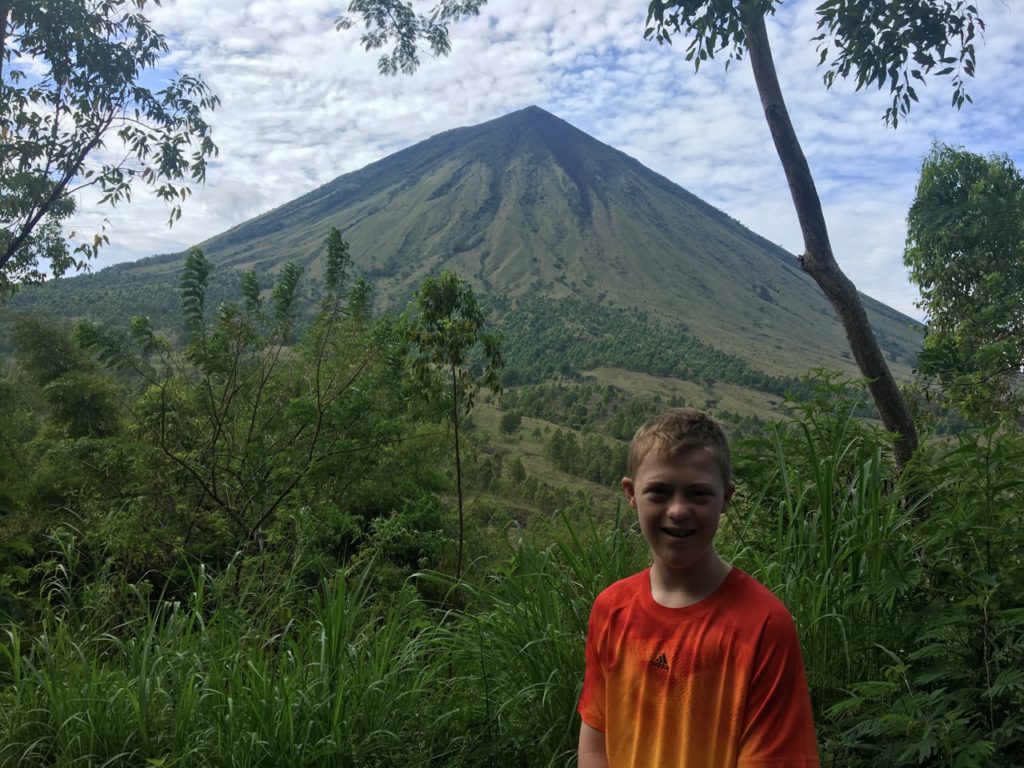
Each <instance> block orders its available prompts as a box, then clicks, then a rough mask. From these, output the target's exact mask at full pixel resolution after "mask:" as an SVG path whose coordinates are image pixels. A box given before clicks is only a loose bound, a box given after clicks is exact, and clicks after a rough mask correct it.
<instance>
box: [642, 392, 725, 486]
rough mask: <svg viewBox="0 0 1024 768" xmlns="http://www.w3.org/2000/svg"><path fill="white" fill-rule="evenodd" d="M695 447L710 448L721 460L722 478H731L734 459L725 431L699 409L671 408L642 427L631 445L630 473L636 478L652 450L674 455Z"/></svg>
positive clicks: (718, 459) (670, 455)
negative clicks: (641, 464) (642, 463)
mask: <svg viewBox="0 0 1024 768" xmlns="http://www.w3.org/2000/svg"><path fill="white" fill-rule="evenodd" d="M693 448H707V449H708V450H709V451H711V453H712V455H713V456H714V457H715V459H716V460H717V461H718V466H719V469H720V470H721V471H722V481H723V482H724V484H725V485H729V483H730V482H731V481H732V458H731V455H730V453H729V440H728V438H727V437H726V436H725V430H723V429H722V425H721V424H719V423H718V422H717V421H715V419H713V418H711V417H710V416H708V415H707V414H706V413H704V412H703V411H699V410H697V409H696V408H669V409H668V410H667V411H663V412H662V413H659V414H658V415H657V416H655V417H653V418H651V419H650V420H649V421H647V423H645V424H644V425H643V426H641V427H640V428H639V429H638V430H637V431H636V434H634V435H633V441H632V442H631V443H630V444H629V476H630V477H636V472H637V470H638V469H639V468H640V463H641V462H642V461H643V460H644V458H646V456H647V455H648V454H649V453H650V452H651V451H657V454H658V455H659V456H663V457H673V456H679V455H680V454H683V453H686V452H687V451H689V450H692V449H693Z"/></svg>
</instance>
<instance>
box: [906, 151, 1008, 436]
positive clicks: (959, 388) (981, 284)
mask: <svg viewBox="0 0 1024 768" xmlns="http://www.w3.org/2000/svg"><path fill="white" fill-rule="evenodd" d="M903 261H904V263H905V264H906V265H907V267H908V268H909V269H910V279H911V280H912V281H913V282H914V283H915V284H916V285H917V286H918V288H919V289H920V291H921V301H920V302H918V306H919V307H920V308H921V309H923V310H925V311H926V312H927V313H928V335H927V337H926V338H925V349H924V352H923V354H922V355H921V359H920V364H919V369H920V370H921V372H922V373H925V374H927V375H929V376H932V377H934V378H936V379H937V380H938V381H939V382H940V383H941V384H942V385H943V386H944V388H945V389H946V391H947V392H948V393H949V394H950V395H951V397H952V398H953V399H954V401H955V402H957V403H959V404H960V405H961V406H963V408H964V410H965V412H966V413H967V414H969V415H971V416H973V417H983V418H991V417H992V416H993V415H996V414H998V413H1000V412H1003V413H1009V414H1011V415H1012V414H1014V413H1016V412H1018V411H1019V406H1020V401H1021V391H1020V386H1021V385H1020V380H1021V366H1024V176H1022V175H1021V173H1020V171H1019V170H1017V168H1016V167H1015V166H1014V164H1013V161H1011V160H1010V158H1009V157H1007V156H1006V155H989V156H988V157H985V156H983V155H978V154H974V153H972V152H967V151H965V150H963V149H960V148H957V147H950V146H946V145H944V144H938V143H936V144H935V145H933V146H932V149H931V152H930V153H929V154H928V155H927V156H926V157H925V159H924V163H923V164H922V166H921V177H920V179H919V181H918V184H917V191H916V193H915V196H914V202H913V204H912V205H911V207H910V213H909V214H908V216H907V248H906V251H905V252H904V254H903Z"/></svg>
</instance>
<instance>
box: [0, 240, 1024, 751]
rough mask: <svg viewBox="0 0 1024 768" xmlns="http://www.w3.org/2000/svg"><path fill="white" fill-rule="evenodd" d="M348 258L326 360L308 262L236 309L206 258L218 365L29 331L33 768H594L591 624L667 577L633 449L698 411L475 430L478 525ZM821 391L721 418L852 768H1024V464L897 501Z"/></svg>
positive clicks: (605, 396) (25, 514) (17, 739)
mask: <svg viewBox="0 0 1024 768" xmlns="http://www.w3.org/2000/svg"><path fill="white" fill-rule="evenodd" d="M331 242H332V243H333V245H332V247H329V248H328V257H329V258H328V267H329V269H328V271H327V279H326V280H325V281H324V282H323V284H322V287H321V293H320V296H319V297H318V300H317V301H316V302H315V304H316V311H315V317H314V319H313V321H312V322H311V323H309V324H308V325H307V326H306V327H304V328H302V327H299V323H298V322H297V318H298V316H299V310H300V307H301V306H302V303H303V301H304V300H308V299H304V297H303V295H302V287H301V286H302V283H301V280H300V273H301V270H300V269H299V268H298V267H297V266H296V265H294V264H289V265H286V266H285V268H283V269H282V270H281V274H280V275H279V277H278V278H277V280H276V281H275V282H274V283H273V284H272V285H270V286H266V287H264V288H261V286H260V284H259V276H258V275H257V274H255V273H254V272H250V273H246V274H244V275H242V276H241V279H240V281H239V292H240V300H238V301H236V302H226V303H220V304H219V305H218V306H213V302H214V297H215V296H216V290H215V288H214V286H215V282H214V280H213V278H212V275H211V264H210V262H208V261H207V260H206V259H205V257H204V256H203V254H202V253H201V252H199V251H198V250H197V251H194V252H193V253H192V254H190V257H189V259H188V261H187V264H186V269H185V272H184V275H183V280H182V283H181V298H182V303H181V311H182V313H183V317H184V327H185V331H184V344H178V343H175V342H173V341H171V340H168V339H166V338H163V337H161V336H160V335H159V334H158V333H156V332H155V331H154V330H153V328H152V327H151V326H150V324H149V323H148V322H147V321H146V320H145V319H139V320H137V321H135V322H133V324H132V325H131V327H130V328H127V329H115V328H110V327H107V326H103V325H99V324H80V325H78V326H77V327H76V328H75V329H74V331H73V332H72V330H71V329H69V328H65V327H62V326H60V325H59V324H55V323H54V322H52V321H47V320H44V319H40V318H38V317H19V318H14V319H13V320H12V323H11V340H10V346H11V348H12V349H13V350H14V353H13V355H12V356H10V357H9V358H5V360H4V364H5V365H4V369H3V371H2V375H0V414H2V418H0V588H2V591H0V616H2V617H3V618H2V621H3V625H2V627H0V631H2V632H3V637H4V638H5V641H4V643H3V644H2V645H0V768H6V766H12V767H13V766H18V767H19V768H20V767H21V766H25V767H26V768H31V767H32V766H51V765H61V766H63V765H75V764H80V765H107V766H136V765H153V766H278V765H298V766H303V765H306V766H353V767H355V766H394V765H431V766H440V767H442V768H475V767H476V766H480V765H499V766H552V767H554V766H563V765H566V764H570V765H571V764H572V761H573V750H574V745H575V740H576V732H577V730H578V720H577V719H576V715H575V704H576V699H577V696H578V693H579V686H580V681H581V680H582V664H583V659H582V654H583V638H584V633H585V628H586V618H587V614H588V611H589V607H590V604H591V601H592V600H593V598H594V596H595V594H596V593H597V592H598V591H599V590H600V589H602V588H603V587H604V586H606V585H607V584H609V583H611V582H612V581H614V580H615V579H617V578H619V577H622V576H624V575H626V574H628V573H631V572H634V571H635V570H637V569H638V568H640V567H642V565H643V563H644V562H645V559H646V553H645V551H644V545H643V541H642V538H641V537H640V536H639V535H638V534H637V533H636V532H635V531H634V530H633V526H632V521H631V520H625V519H622V518H619V517H616V516H615V515H614V514H613V510H616V509H618V507H617V503H616V502H615V501H614V500H612V499H613V497H612V496H610V494H611V493H612V489H613V488H614V483H615V480H616V476H617V475H620V474H621V472H622V462H623V461H624V453H625V438H626V437H628V435H629V434H630V432H631V431H632V429H633V428H634V427H635V426H636V423H637V422H639V421H641V420H642V419H643V418H644V417H645V416H646V415H647V414H648V413H649V412H651V411H653V410H656V409H657V408H659V407H662V406H663V405H665V404H667V402H665V401H666V400H668V399H671V398H674V397H676V396H675V395H671V394H669V390H662V391H664V392H665V394H666V396H663V395H660V394H659V395H651V394H638V393H629V392H626V391H624V390H623V389H621V388H618V387H615V386H611V385H609V384H603V385H602V384H595V383H593V382H592V381H589V380H581V379H579V378H578V377H577V376H576V370H575V369H571V371H570V372H571V373H573V375H572V376H566V377H563V378H562V379H560V380H558V381H555V382H539V383H535V384H526V383H523V382H525V381H527V380H528V378H527V374H530V370H529V368H526V369H525V373H523V374H521V377H520V379H519V381H520V383H519V384H518V385H517V386H515V387H512V388H511V390H510V392H509V396H508V400H507V402H506V403H505V404H504V405H503V406H501V408H503V409H500V408H499V404H498V403H497V402H496V401H493V400H492V401H491V402H481V403H480V404H479V408H478V409H475V410H474V411H473V412H472V413H467V412H465V411H463V412H462V413H463V415H462V417H461V418H460V422H459V423H460V430H461V431H460V435H461V436H462V437H464V438H465V442H464V444H463V454H462V456H463V463H462V469H463V470H464V472H465V476H464V481H465V485H464V491H465V492H466V503H465V506H464V509H463V514H462V515H459V514H457V511H456V510H457V506H456V503H455V501H454V500H453V499H452V498H451V494H452V489H453V488H454V487H456V485H455V483H453V482H452V479H451V476H450V473H451V470H452V469H453V468H454V467H453V464H454V461H453V457H452V453H451V451H450V450H449V448H450V447H451V445H452V438H453V437H454V435H453V434H451V432H453V431H454V430H451V431H449V430H448V429H447V428H446V424H447V423H448V422H447V419H446V413H444V412H442V411H444V410H445V409H441V408H439V407H438V405H439V400H438V398H437V396H436V394H437V393H436V392H432V391H430V390H431V389H432V388H431V387H425V386H424V382H423V380H422V377H417V376H416V375H414V373H415V372H416V370H417V365H416V363H417V361H416V359H414V358H412V357H411V356H410V352H411V351H412V350H411V347H410V342H411V341H412V340H413V339H414V338H415V332H416V328H417V326H416V318H414V317H410V316H408V315H403V316H398V317H383V318H378V317H374V316H373V314H372V312H371V311H370V307H371V305H372V302H371V292H372V287H371V286H370V285H369V284H367V283H366V282H365V281H361V280H356V281H354V283H353V284H352V285H351V286H350V287H347V286H346V285H345V277H346V274H347V272H348V269H349V261H348V252H347V249H345V248H344V247H342V245H343V244H342V243H341V241H340V239H339V238H337V237H334V236H333V235H332V241H331ZM213 274H215V273H213ZM578 315H579V319H580V324H579V325H578V326H577V327H573V328H571V332H572V333H574V334H578V335H580V336H581V337H582V338H583V340H584V341H586V340H587V339H588V337H587V334H591V335H592V336H593V337H594V338H593V339H591V341H592V342H593V343H592V344H591V346H590V347H586V345H584V348H585V349H590V352H588V353H587V355H589V354H590V353H591V352H594V351H595V350H597V349H598V348H599V346H600V345H602V344H603V345H610V346H611V347H612V348H613V350H615V351H613V354H615V353H618V352H621V350H623V349H628V348H632V347H635V349H636V353H637V354H636V360H646V361H648V363H649V368H650V374H648V375H649V376H650V377H654V376H656V375H661V374H662V373H663V372H662V370H661V369H660V368H658V367H657V365H658V361H657V359H656V358H652V357H651V355H650V353H649V351H648V349H649V347H648V346H645V344H647V343H648V342H649V340H647V339H646V337H645V335H646V334H648V333H653V332H654V331H655V330H656V329H653V327H652V326H649V325H647V324H646V323H645V320H644V318H642V317H641V316H639V315H637V314H635V313H633V314H630V313H623V314H621V315H615V314H614V313H612V314H608V315H607V316H605V315H601V316H598V317H596V318H589V319H588V318H587V316H586V314H585V313H584V312H582V311H581V312H579V313H578ZM421 319H422V318H421ZM551 319H552V318H551V317H549V320H551ZM614 320H619V321H621V322H613V321H614ZM584 321H586V322H584ZM606 321H607V322H606ZM588 323H589V325H588ZM602 323H604V324H603V325H602ZM681 332H685V331H681ZM616 334H620V335H616ZM673 338H674V337H671V336H666V337H656V341H657V342H658V344H663V345H665V347H666V348H671V344H673V343H675V341H673ZM596 339H600V341H597V340H596ZM676 341H678V339H676ZM516 343H518V344H519V346H518V350H519V351H516V350H517V346H516ZM527 345H528V340H527V339H520V340H519V341H518V342H511V343H510V344H509V347H508V350H509V355H508V357H509V358H511V359H515V356H516V355H523V350H527V351H528V346H527ZM651 349H653V347H651ZM495 351H497V350H495ZM691 352H692V354H694V355H696V356H697V359H701V358H700V356H701V355H704V354H705V353H706V355H707V356H706V357H705V358H703V363H702V365H710V366H714V365H718V364H719V363H721V364H722V366H723V376H726V377H728V376H732V377H734V378H740V377H742V376H745V375H747V369H744V368H743V367H742V366H739V367H736V368H730V367H729V360H727V359H723V358H719V357H717V356H715V355H714V354H713V351H708V350H704V349H702V348H700V347H694V348H693V350H691ZM587 355H581V357H580V359H579V360H578V361H575V364H578V365H580V366H583V365H587V366H591V365H594V364H595V362H596V361H595V360H593V359H591V358H590V357H588V356H587ZM529 359H530V358H529V355H526V356H525V357H524V358H523V361H524V363H528V362H529ZM681 359H683V360H684V361H688V362H687V363H686V364H687V365H694V366H696V363H694V362H693V360H690V359H689V358H688V357H686V355H684V356H683V357H682V358H681ZM420 362H422V361H420ZM623 362H625V361H623ZM465 363H466V364H467V369H466V373H467V375H472V376H476V375H477V374H478V373H479V372H480V370H481V369H480V367H479V365H480V359H479V358H475V357H474V356H473V355H469V356H468V357H467V358H466V359H465ZM645 364H646V363H645ZM677 364H678V361H675V362H674V361H671V360H669V361H667V362H666V363H665V365H667V366H668V368H669V371H671V370H672V366H673V365H677ZM420 368H421V371H420V372H422V365H421V366H420ZM686 370H690V369H689V368H687V369H686ZM692 370H694V371H696V370H699V367H694V368H693V369H692ZM534 373H535V374H537V372H536V371H535V372H534ZM537 375H539V374H537ZM637 375H641V374H637ZM661 383H663V384H666V385H667V383H668V381H667V380H665V381H663V382H661ZM722 386H723V387H728V386H736V384H735V383H734V384H723V385H722ZM694 387H697V385H694ZM796 389H797V390H798V391H799V393H800V397H801V399H800V400H798V401H795V402H792V401H791V402H790V405H789V406H788V415H787V417H786V418H785V419H784V420H783V421H781V422H780V423H778V424H771V423H767V422H765V421H758V420H754V419H751V418H750V415H749V414H744V415H742V416H741V415H735V414H733V415H730V414H727V413H722V414H720V415H722V416H723V417H724V418H725V419H726V420H727V421H729V422H731V425H732V426H733V427H734V436H736V435H737V434H741V435H745V437H744V438H743V439H739V440H736V460H735V466H736V472H737V482H738V484H739V486H740V490H739V492H738V493H737V496H736V498H735V500H734V503H733V506H732V509H731V511H730V514H729V515H728V518H727V521H726V523H725V525H724V527H723V529H722V532H721V535H720V541H721V547H722V550H723V554H725V555H726V557H728V558H729V559H730V560H732V561H733V562H735V563H736V564H737V565H738V566H740V567H742V568H744V569H746V570H748V571H750V572H751V573H752V574H753V575H755V576H756V577H757V578H758V579H760V580H761V581H762V582H764V583H765V584H767V585H768V586H769V587H771V588H772V589H774V590H775V591H776V592H777V593H778V594H779V596H780V597H781V598H782V599H783V600H784V601H785V602H786V604H787V605H788V606H789V608H790V609H791V610H792V611H793V614H794V616H795V618H796V621H797V624H798V625H799V629H800V632H801V638H802V642H803V648H804V654H805V658H806V662H807V669H808V674H809V680H810V683H811V689H812V697H813V700H814V703H815V707H816V721H817V724H818V729H819V731H818V733H819V739H820V742H821V748H822V754H823V756H824V764H825V765H826V766H844V768H845V767H846V766H851V768H868V766H871V767H872V768H873V767H874V766H877V765H879V764H882V765H886V766H889V765H891V766H897V768H899V767H901V766H935V767H936V768H938V767H939V766H942V767H945V766H965V767H966V766H976V765H985V764H991V765H1000V766H1002V765H1016V764H1021V763H1022V762H1024V715H1022V714H1021V713H1022V712H1024V674H1021V673H1020V670H1021V669H1022V668H1024V613H1022V612H1021V611H1020V608H1019V602H1018V601H1019V597H1018V596H1019V594H1020V593H1021V590H1022V588H1024V583H1022V581H1024V532H1022V530H1021V525H1022V517H1024V480H1022V479H1021V478H1020V475H1019V468H1020V466H1021V464H1022V462H1024V437H1022V436H1021V434H1020V433H1019V432H1018V431H1014V430H1009V429H1002V430H1001V429H998V428H995V427H991V428H989V429H987V430H983V431H982V430H978V429H971V428H969V427H967V426H966V425H964V426H963V427H962V428H961V429H960V430H959V433H958V434H957V435H956V437H955V438H949V437H936V438H933V439H932V440H930V441H929V442H927V443H926V444H925V447H923V448H921V449H920V451H919V453H918V455H917V456H916V458H915V461H914V462H913V463H911V464H910V465H909V466H908V467H907V468H906V469H905V470H904V471H903V472H902V473H897V471H896V470H895V469H894V467H893V462H892V457H891V454H890V442H889V436H887V435H885V434H883V433H881V432H880V431H878V430H877V429H876V428H875V427H874V426H872V424H871V423H870V422H866V421H864V420H862V419H860V418H859V417H860V415H861V411H862V408H863V403H864V401H865V397H864V392H863V390H862V389H859V388H858V387H857V386H856V385H854V384H850V383H847V382H844V381H842V380H840V379H838V378H837V377H836V376H834V375H830V374H825V375H818V376H817V377H811V378H809V379H805V380H804V381H802V382H801V383H800V384H799V386H798V387H796ZM692 391H694V392H702V393H709V392H710V391H711V390H710V389H702V388H699V387H697V388H696V389H693V390H692ZM705 396H706V394H701V397H705ZM482 400H486V397H484V398H482ZM460 402H468V401H462V400H460ZM673 402H675V400H673ZM697 404H698V405H704V406H705V407H708V402H702V403H697ZM712 410H714V409H712ZM939 415H940V416H941V414H939ZM506 417H508V418H506ZM744 419H745V420H746V421H744ZM474 421H476V424H475V426H474ZM938 423H941V422H938ZM460 549H461V550H463V553H464V555H465V557H464V562H465V564H466V567H465V570H464V571H463V578H462V579H461V580H456V579H454V578H453V577H451V576H450V575H447V574H452V573H456V572H457V571H458V570H459V560H460V557H459V554H458V553H459V551H460Z"/></svg>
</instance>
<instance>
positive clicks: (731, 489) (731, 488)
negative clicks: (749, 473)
mask: <svg viewBox="0 0 1024 768" xmlns="http://www.w3.org/2000/svg"><path fill="white" fill-rule="evenodd" d="M734 493H736V484H735V483H729V484H728V485H727V486H725V503H726V504H728V503H729V502H730V501H732V495H733V494H734Z"/></svg>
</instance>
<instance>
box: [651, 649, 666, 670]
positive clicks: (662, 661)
mask: <svg viewBox="0 0 1024 768" xmlns="http://www.w3.org/2000/svg"><path fill="white" fill-rule="evenodd" d="M650 664H651V666H652V667H654V668H655V669H664V670H665V671H666V672H667V671H668V659H667V658H665V654H664V653H663V654H661V655H660V656H658V657H657V658H655V659H651V662H650Z"/></svg>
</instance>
